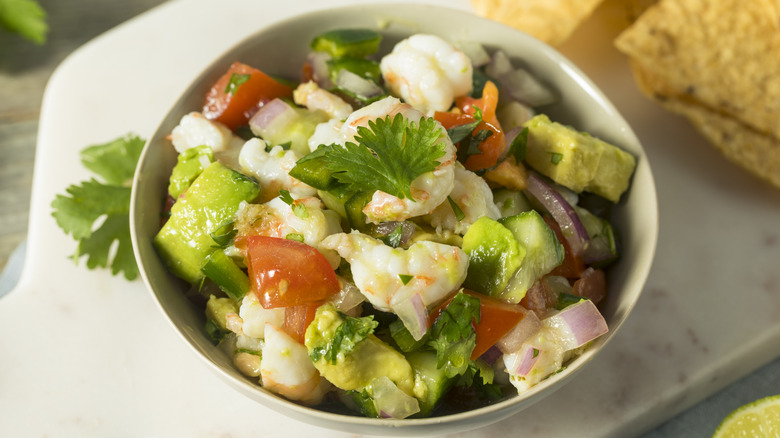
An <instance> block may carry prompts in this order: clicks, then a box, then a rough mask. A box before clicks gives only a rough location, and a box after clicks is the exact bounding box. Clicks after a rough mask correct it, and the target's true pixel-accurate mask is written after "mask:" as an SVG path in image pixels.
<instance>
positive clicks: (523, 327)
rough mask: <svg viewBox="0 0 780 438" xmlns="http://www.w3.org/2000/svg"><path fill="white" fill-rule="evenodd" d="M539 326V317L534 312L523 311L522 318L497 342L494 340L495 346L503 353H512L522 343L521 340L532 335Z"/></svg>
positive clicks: (540, 323) (523, 340) (540, 324)
mask: <svg viewBox="0 0 780 438" xmlns="http://www.w3.org/2000/svg"><path fill="white" fill-rule="evenodd" d="M541 326H542V322H541V321H540V320H539V317H538V316H536V313H534V312H531V311H528V312H525V316H524V317H523V319H521V320H520V322H518V323H517V325H515V326H514V328H512V330H509V332H508V333H507V334H505V335H504V337H503V338H501V339H499V340H498V342H496V346H498V348H500V349H501V351H502V352H503V353H504V354H511V353H514V352H515V351H517V350H518V349H519V348H520V346H522V345H523V342H525V341H526V340H528V338H530V337H531V336H533V335H534V334H535V333H536V332H537V331H538V330H539V328H540V327H541Z"/></svg>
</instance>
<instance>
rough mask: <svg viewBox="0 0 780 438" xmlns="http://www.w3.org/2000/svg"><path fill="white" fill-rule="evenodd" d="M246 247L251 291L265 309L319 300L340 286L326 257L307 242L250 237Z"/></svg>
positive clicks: (333, 292)
mask: <svg viewBox="0 0 780 438" xmlns="http://www.w3.org/2000/svg"><path fill="white" fill-rule="evenodd" d="M246 246H247V249H246V251H247V267H248V270H249V281H250V283H251V284H252V292H254V293H255V295H256V296H257V299H258V301H259V302H260V304H261V305H262V306H263V307H265V308H266V309H270V308H274V307H290V306H298V305H302V304H311V303H315V302H319V301H322V300H324V299H326V298H328V297H329V296H331V295H333V294H336V293H338V291H339V289H340V286H339V281H338V279H337V278H336V273H335V272H333V269H332V268H331V266H330V263H328V261H327V260H326V259H325V256H323V255H322V254H321V253H320V252H319V251H317V250H316V249H314V248H313V247H311V246H309V245H306V244H305V243H301V242H296V241H294V240H288V239H280V238H277V237H267V236H248V237H247V238H246Z"/></svg>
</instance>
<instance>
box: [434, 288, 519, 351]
mask: <svg viewBox="0 0 780 438" xmlns="http://www.w3.org/2000/svg"><path fill="white" fill-rule="evenodd" d="M463 293H465V294H468V295H471V296H472V297H476V298H478V299H479V315H480V316H479V324H474V323H473V322H472V324H473V325H474V331H475V332H476V334H477V345H476V346H475V347H474V350H473V351H472V352H471V359H472V360H475V359H477V358H478V357H480V356H482V354H484V353H485V352H486V351H488V349H490V347H492V346H493V345H495V344H496V342H498V341H499V339H501V338H503V337H504V335H506V334H507V333H509V331H510V330H512V329H513V328H514V327H515V326H516V325H517V324H518V323H519V322H520V321H521V320H522V319H523V318H524V317H525V314H526V312H527V310H525V309H523V308H522V306H520V305H518V304H509V303H505V302H503V301H501V300H498V299H496V298H493V297H489V296H487V295H485V294H481V293H479V292H474V291H470V290H467V289H463ZM450 301H452V298H450V299H449V300H447V301H445V302H444V303H442V304H441V305H439V306H438V307H436V308H435V309H434V310H433V311H431V313H430V315H429V316H428V321H429V322H430V325H431V326H432V325H433V323H434V322H436V319H438V318H439V315H441V313H442V311H444V309H445V308H446V307H447V306H448V305H449V304H450Z"/></svg>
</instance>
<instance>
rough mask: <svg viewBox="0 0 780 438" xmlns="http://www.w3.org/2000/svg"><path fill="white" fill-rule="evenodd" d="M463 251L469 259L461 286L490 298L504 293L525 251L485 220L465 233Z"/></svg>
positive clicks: (504, 230) (505, 231) (502, 228)
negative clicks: (466, 272)
mask: <svg viewBox="0 0 780 438" xmlns="http://www.w3.org/2000/svg"><path fill="white" fill-rule="evenodd" d="M463 251H464V252H465V253H466V254H467V255H468V257H469V267H468V274H467V275H466V280H465V281H464V282H463V286H464V287H466V288H468V289H471V290H473V291H477V292H481V293H483V294H486V295H491V296H497V295H498V294H499V293H501V291H503V290H504V289H506V287H507V285H508V284H509V280H510V279H511V278H512V276H513V274H514V273H515V272H516V271H517V269H518V268H519V267H520V266H521V263H522V261H523V258H524V257H525V248H523V246H522V245H520V243H519V242H518V240H517V238H516V237H515V236H514V234H513V233H512V231H510V230H509V229H507V228H506V227H505V226H504V225H502V224H500V223H499V222H497V221H494V220H493V219H490V218H489V217H487V216H483V217H481V218H479V219H478V220H477V221H476V222H474V224H472V225H471V226H470V227H469V229H468V231H466V234H465V235H464V236H463Z"/></svg>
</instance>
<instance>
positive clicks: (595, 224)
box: [574, 206, 618, 268]
mask: <svg viewBox="0 0 780 438" xmlns="http://www.w3.org/2000/svg"><path fill="white" fill-rule="evenodd" d="M574 211H575V212H577V216H579V218H580V221H581V222H582V225H583V226H585V231H587V232H588V237H589V238H590V241H589V242H588V246H587V247H586V248H585V252H584V253H583V258H584V259H585V261H586V262H587V263H588V264H589V265H591V266H593V267H594V268H603V267H605V266H607V265H609V264H610V263H612V262H614V261H615V260H617V258H618V249H617V243H616V241H615V232H614V229H613V228H612V225H610V223H609V221H607V220H606V219H602V218H600V217H598V216H596V215H594V214H593V213H591V212H590V211H588V210H586V209H584V208H581V207H578V206H574Z"/></svg>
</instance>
